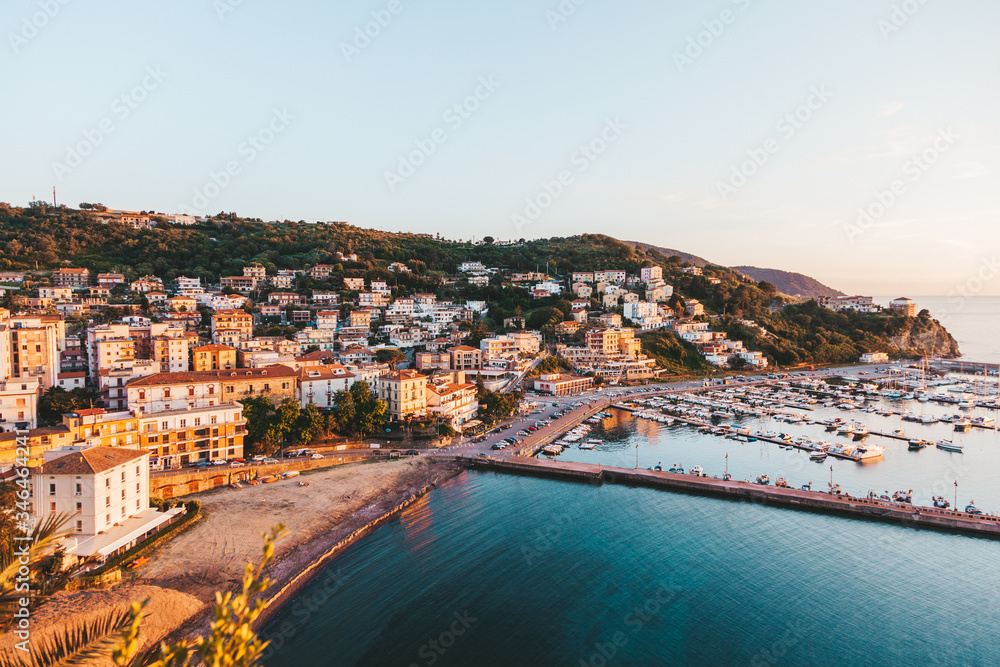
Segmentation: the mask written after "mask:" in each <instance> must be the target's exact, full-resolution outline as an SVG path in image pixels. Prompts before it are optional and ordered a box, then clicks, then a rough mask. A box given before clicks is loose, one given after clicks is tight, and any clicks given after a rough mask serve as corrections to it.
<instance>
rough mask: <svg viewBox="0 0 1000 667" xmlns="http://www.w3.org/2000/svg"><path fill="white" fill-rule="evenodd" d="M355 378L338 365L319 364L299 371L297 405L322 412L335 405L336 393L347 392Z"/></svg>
mask: <svg viewBox="0 0 1000 667" xmlns="http://www.w3.org/2000/svg"><path fill="white" fill-rule="evenodd" d="M354 379H355V376H354V374H353V373H351V372H350V371H349V370H347V368H345V367H344V366H341V365H340V364H320V365H318V366H306V367H303V368H301V369H299V378H298V380H299V404H300V405H301V406H302V407H303V408H304V407H306V406H307V405H309V404H313V405H315V406H317V407H319V408H322V409H324V410H326V409H329V408H332V407H334V406H335V405H336V395H337V392H338V391H347V390H348V389H350V388H351V385H352V384H354Z"/></svg>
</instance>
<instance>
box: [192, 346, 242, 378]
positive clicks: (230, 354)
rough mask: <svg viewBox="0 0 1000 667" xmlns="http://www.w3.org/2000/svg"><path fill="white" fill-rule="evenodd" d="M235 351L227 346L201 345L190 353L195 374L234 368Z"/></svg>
mask: <svg viewBox="0 0 1000 667" xmlns="http://www.w3.org/2000/svg"><path fill="white" fill-rule="evenodd" d="M236 355H237V349H236V348H235V347H230V346H228V345H215V344H211V345H201V346H199V347H196V348H194V350H192V351H191V358H192V361H193V365H194V368H193V369H192V370H194V371H195V372H202V371H218V370H226V369H230V368H236Z"/></svg>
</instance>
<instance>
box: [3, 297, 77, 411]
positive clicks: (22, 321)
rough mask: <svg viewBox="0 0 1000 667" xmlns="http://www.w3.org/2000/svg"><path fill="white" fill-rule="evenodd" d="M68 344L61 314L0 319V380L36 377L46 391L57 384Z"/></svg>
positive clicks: (64, 323) (42, 389)
mask: <svg viewBox="0 0 1000 667" xmlns="http://www.w3.org/2000/svg"><path fill="white" fill-rule="evenodd" d="M4 312H6V311H4ZM65 344H66V322H65V321H64V320H63V319H62V317H61V316H59V315H18V316H14V317H8V318H4V317H3V316H0V381H2V380H5V379H14V380H22V381H23V380H28V379H32V378H33V379H36V380H37V381H38V383H39V384H40V385H41V391H43V392H44V391H47V390H48V389H49V388H51V387H54V386H55V385H56V384H58V375H59V372H60V371H61V370H62V369H61V368H60V353H61V352H62V351H63V349H64V348H65Z"/></svg>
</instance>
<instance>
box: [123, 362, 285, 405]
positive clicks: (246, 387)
mask: <svg viewBox="0 0 1000 667" xmlns="http://www.w3.org/2000/svg"><path fill="white" fill-rule="evenodd" d="M296 376H297V373H296V372H295V371H294V370H292V369H291V368H289V367H287V366H282V365H280V364H279V365H274V366H267V367H264V368H239V369H231V370H218V371H201V372H194V371H188V372H184V373H156V374H155V375H150V376H147V377H144V378H140V379H138V380H133V381H132V382H129V383H128V385H127V391H128V405H129V408H132V409H134V408H142V409H143V411H144V412H146V413H154V412H160V411H163V410H183V409H185V408H188V407H191V408H195V407H205V406H208V407H211V406H215V405H221V404H225V403H234V402H236V401H239V400H241V399H243V398H246V397H248V396H260V395H267V396H269V397H270V398H271V400H272V401H273V402H274V403H280V402H281V401H283V400H284V399H286V398H295V391H296V386H295V382H296Z"/></svg>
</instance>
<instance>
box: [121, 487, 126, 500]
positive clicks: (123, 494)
mask: <svg viewBox="0 0 1000 667" xmlns="http://www.w3.org/2000/svg"><path fill="white" fill-rule="evenodd" d="M122 500H125V489H122Z"/></svg>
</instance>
